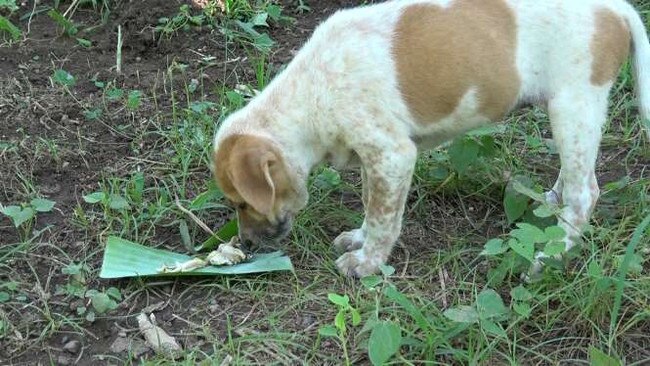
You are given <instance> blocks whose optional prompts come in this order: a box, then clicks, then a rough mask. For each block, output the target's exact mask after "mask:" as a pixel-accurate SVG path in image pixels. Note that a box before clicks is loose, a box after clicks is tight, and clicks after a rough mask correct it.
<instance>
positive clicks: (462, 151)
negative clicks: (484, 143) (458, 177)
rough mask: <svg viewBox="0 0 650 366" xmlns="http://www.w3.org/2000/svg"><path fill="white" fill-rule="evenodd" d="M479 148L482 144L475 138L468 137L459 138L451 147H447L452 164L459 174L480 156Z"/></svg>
mask: <svg viewBox="0 0 650 366" xmlns="http://www.w3.org/2000/svg"><path fill="white" fill-rule="evenodd" d="M479 148H480V145H479V144H478V143H477V142H476V141H474V139H471V138H467V137H461V138H457V139H456V140H454V142H453V143H452V144H451V146H449V149H447V153H448V154H449V162H450V163H451V166H453V167H454V169H455V170H456V171H457V172H458V173H459V174H463V173H464V172H465V171H466V170H467V168H468V167H469V166H470V164H472V163H473V162H474V161H475V160H476V158H477V157H478V151H479Z"/></svg>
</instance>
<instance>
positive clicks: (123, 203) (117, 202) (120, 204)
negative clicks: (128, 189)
mask: <svg viewBox="0 0 650 366" xmlns="http://www.w3.org/2000/svg"><path fill="white" fill-rule="evenodd" d="M108 206H109V207H110V208H112V209H113V210H116V211H120V210H127V209H129V207H130V206H129V202H127V200H126V198H124V197H122V196H121V195H119V194H111V195H110V196H109V198H108Z"/></svg>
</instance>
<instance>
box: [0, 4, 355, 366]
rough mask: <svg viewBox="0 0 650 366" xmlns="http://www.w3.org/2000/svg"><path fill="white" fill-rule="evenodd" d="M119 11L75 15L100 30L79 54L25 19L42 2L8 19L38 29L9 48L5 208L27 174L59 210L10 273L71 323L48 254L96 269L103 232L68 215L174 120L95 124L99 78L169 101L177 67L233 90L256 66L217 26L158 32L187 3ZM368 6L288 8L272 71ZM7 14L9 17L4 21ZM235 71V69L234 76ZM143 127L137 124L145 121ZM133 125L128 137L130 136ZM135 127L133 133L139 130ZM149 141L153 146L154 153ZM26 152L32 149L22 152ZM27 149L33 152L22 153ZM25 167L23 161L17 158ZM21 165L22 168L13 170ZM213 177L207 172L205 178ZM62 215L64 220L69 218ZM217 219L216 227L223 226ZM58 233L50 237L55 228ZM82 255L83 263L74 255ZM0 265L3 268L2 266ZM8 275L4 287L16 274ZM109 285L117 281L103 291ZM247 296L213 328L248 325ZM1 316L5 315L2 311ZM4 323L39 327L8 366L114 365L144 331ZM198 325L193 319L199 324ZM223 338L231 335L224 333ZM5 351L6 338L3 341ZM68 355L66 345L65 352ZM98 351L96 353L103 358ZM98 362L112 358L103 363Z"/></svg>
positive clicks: (1, 119)
mask: <svg viewBox="0 0 650 366" xmlns="http://www.w3.org/2000/svg"><path fill="white" fill-rule="evenodd" d="M117 3H118V4H117V6H113V7H112V9H111V12H110V15H109V17H108V18H107V20H106V22H105V24H101V22H100V19H99V12H98V10H95V9H92V8H83V7H80V8H78V9H77V10H76V12H75V14H74V16H73V20H74V22H75V24H76V25H77V26H78V27H79V29H86V28H87V27H92V30H91V31H89V32H87V33H83V34H78V35H77V36H81V37H83V38H86V39H89V40H91V41H92V43H93V44H92V47H90V48H84V47H82V46H81V45H80V44H79V43H78V42H77V40H76V39H75V38H74V37H69V36H66V35H65V34H62V31H61V30H60V29H57V27H55V26H54V24H53V22H52V19H50V18H49V17H48V16H47V15H46V14H45V13H40V14H37V15H35V16H34V17H33V18H31V19H24V20H22V21H20V20H18V19H17V18H18V16H19V15H22V14H24V13H28V12H29V9H32V8H35V9H38V8H39V6H40V5H41V4H39V3H37V4H34V3H33V2H32V1H27V2H25V3H23V4H22V6H21V9H20V10H19V11H18V12H16V13H15V14H14V15H13V16H12V17H11V18H10V19H11V20H12V21H14V22H16V23H18V24H20V27H21V28H22V29H26V28H29V36H28V38H27V39H26V40H24V41H21V42H19V43H14V44H10V45H7V44H5V45H4V46H3V47H0V75H2V77H0V141H5V142H6V141H8V142H10V143H15V144H18V143H20V144H21V149H19V150H20V151H21V153H20V157H19V159H16V158H15V157H14V158H12V159H11V160H9V159H8V157H7V156H8V154H3V151H2V149H0V167H2V168H0V182H2V187H3V191H0V202H2V203H3V204H9V203H14V202H20V200H21V199H22V198H23V197H22V194H20V193H18V192H22V191H21V189H20V188H18V187H21V184H25V183H26V182H25V181H24V180H22V178H24V177H30V178H31V179H30V180H31V182H30V183H29V186H30V187H25V189H26V190H28V191H29V190H35V191H38V192H39V193H40V194H42V195H44V196H46V197H47V198H48V199H51V200H53V201H55V202H56V210H55V211H54V212H52V213H45V214H39V216H38V222H37V224H36V227H35V229H37V230H40V229H46V230H49V232H50V234H49V235H47V238H48V240H49V241H50V242H51V243H52V244H53V246H56V248H53V247H48V246H45V247H43V246H39V247H38V248H37V249H35V252H34V253H32V258H31V259H30V260H29V263H28V261H24V262H23V261H16V262H12V261H10V262H9V263H7V264H2V266H6V265H7V266H12V270H13V271H15V272H16V273H24V274H26V275H27V274H29V272H30V270H33V271H35V274H32V275H35V277H36V278H37V279H38V281H39V282H40V284H39V285H37V287H39V288H40V286H43V289H45V291H44V292H45V293H46V297H47V299H49V300H50V302H51V304H50V306H51V309H50V310H51V311H53V312H55V313H57V314H61V315H62V316H70V315H74V314H75V313H74V310H75V309H76V307H77V306H79V305H81V304H80V303H79V302H74V301H73V302H72V303H65V302H63V299H64V296H63V295H60V294H56V293H55V289H57V288H60V287H62V286H65V285H66V283H67V281H68V276H66V275H62V273H61V266H62V265H61V264H60V263H59V265H53V263H52V262H49V261H47V260H46V258H47V257H56V256H59V255H61V252H64V253H69V256H70V258H69V259H70V260H72V261H74V259H75V258H77V259H78V258H83V257H84V256H86V255H88V254H89V251H90V252H91V255H90V257H89V258H90V262H88V263H86V264H87V265H88V266H89V267H90V268H92V269H93V270H97V269H98V268H99V264H100V260H101V255H100V254H101V253H100V252H98V250H97V248H100V247H101V244H100V243H99V240H98V239H97V238H98V235H97V234H98V233H88V232H86V231H85V230H80V229H79V227H78V225H75V222H74V220H73V219H71V218H70V216H71V215H70V214H71V213H72V212H74V210H75V208H77V207H78V206H79V204H80V197H81V196H82V195H83V194H86V193H88V192H92V191H93V190H95V189H96V188H97V186H98V182H100V181H101V180H102V179H103V178H104V177H106V176H109V175H116V176H119V175H120V174H119V172H120V171H122V169H123V168H124V167H125V165H126V164H129V163H128V162H129V160H130V159H137V158H138V156H139V151H143V150H146V149H148V148H151V149H154V148H155V141H148V140H147V138H146V137H145V138H142V139H137V138H136V137H140V136H141V134H146V133H147V131H148V130H149V129H150V128H152V125H151V122H147V121H146V119H147V116H149V115H153V114H167V115H168V114H169V113H170V112H171V102H170V101H169V100H165V99H162V100H160V101H159V104H158V101H152V100H146V101H145V102H143V104H142V106H141V107H140V108H139V109H138V110H137V112H134V113H133V114H132V115H131V116H129V115H128V114H126V113H115V114H114V115H107V116H104V118H102V120H101V121H99V120H94V121H91V120H88V119H87V118H85V116H84V108H82V106H83V107H85V108H88V109H90V108H92V106H93V105H96V103H98V100H100V99H101V91H100V89H99V88H98V87H97V86H96V85H95V84H94V83H93V81H91V80H114V81H115V85H119V86H120V87H121V88H122V89H124V90H128V89H139V90H146V91H147V93H150V94H155V93H156V92H157V91H158V92H160V93H161V94H162V93H163V92H164V90H165V87H166V86H165V85H162V83H161V82H160V81H161V79H164V76H163V77H161V76H162V75H164V73H165V72H166V71H167V70H168V69H169V68H170V66H171V65H173V64H174V63H177V64H184V65H187V68H186V69H185V70H184V71H185V72H184V73H177V75H176V76H174V79H178V80H180V81H183V80H185V81H186V80H190V79H192V78H197V79H201V80H202V81H206V82H209V83H213V84H214V85H216V84H221V83H226V84H227V85H230V86H231V87H234V86H235V85H236V84H238V83H242V82H247V81H252V80H254V75H253V72H252V71H250V70H252V68H251V67H249V66H250V65H248V64H247V62H246V61H245V60H244V61H243V62H238V63H232V64H229V62H228V61H229V59H228V57H230V56H232V55H230V54H228V53H227V52H225V50H226V46H225V42H226V40H225V36H224V35H223V34H221V33H220V32H218V31H216V30H212V29H208V28H205V29H197V28H192V30H191V31H190V32H184V31H178V32H177V33H175V34H174V35H173V37H171V38H170V39H165V38H161V37H159V36H158V35H157V34H155V33H154V32H153V27H154V26H155V25H156V24H157V22H158V19H159V18H161V17H171V16H173V15H175V14H177V13H178V10H179V7H180V6H181V5H182V4H184V3H186V2H185V1H179V0H146V1H135V0H129V1H118V2H117ZM359 3H360V2H359V1H343V0H333V1H314V2H313V4H310V8H311V11H309V12H304V13H298V12H297V10H295V9H296V4H294V3H293V2H292V1H284V2H280V4H281V5H283V8H284V12H283V14H285V15H289V16H291V17H293V18H294V19H295V22H293V23H291V24H286V25H277V24H275V25H273V24H272V25H271V28H270V29H269V33H270V36H271V37H272V38H273V40H274V41H275V42H277V45H276V46H275V47H274V48H273V51H272V53H271V55H270V59H269V61H270V64H271V65H273V66H274V67H279V66H280V65H282V64H283V63H286V62H287V61H288V60H290V59H291V57H292V56H293V54H294V53H295V52H296V51H297V50H298V49H299V48H300V46H301V44H302V43H303V42H304V41H305V40H306V39H307V37H308V36H309V34H310V33H311V31H312V30H313V29H314V28H315V26H316V25H317V24H318V23H319V22H320V21H321V20H322V19H324V18H325V17H327V16H328V15H329V14H331V13H332V12H334V11H335V10H338V9H340V8H343V7H346V6H352V5H358V4H359ZM69 5H70V3H69V2H62V3H61V5H60V9H67V7H68V6H69ZM5 15H6V14H5ZM118 25H119V26H121V32H122V36H123V39H124V41H123V48H122V72H121V74H117V73H116V55H115V50H116V48H117V38H118V36H117V34H118ZM233 47H234V53H235V54H236V53H243V51H242V50H241V49H238V48H237V46H236V45H235V46H232V45H231V46H230V48H228V49H229V50H233ZM202 55H211V56H214V57H215V59H213V60H212V62H213V63H214V64H216V65H220V66H218V67H204V66H203V65H202V63H201V58H202ZM234 68H237V70H236V71H237V72H233V71H234V70H233V69H234ZM56 69H65V70H66V71H68V72H69V73H70V74H72V75H74V77H75V78H76V80H77V82H76V84H75V86H74V88H71V92H70V93H68V92H66V91H65V90H63V88H61V87H56V86H55V85H54V84H53V81H52V75H53V72H54V70H56ZM213 93H214V92H213V91H212V90H206V91H205V96H206V98H207V99H209V98H210V97H211V96H213ZM139 121H142V122H141V123H142V125H141V126H138V122H139ZM163 123H164V122H163ZM124 126H129V129H126V128H122V127H124ZM134 126H135V131H134ZM47 140H53V141H56V142H57V145H58V146H60V147H62V148H61V149H60V150H59V151H58V152H55V151H50V150H47V149H46V148H43V144H42V142H43V141H47ZM136 140H138V141H139V140H142V141H143V142H141V145H140V146H137V147H136V146H133V143H134V141H136ZM148 143H150V144H151V145H148ZM25 147H27V149H24V148H25ZM25 151H28V152H25ZM16 160H18V161H16ZM9 167H20V169H18V170H15V169H8V168H9ZM21 170H22V171H24V177H21V176H16V175H15V174H14V173H15V171H21ZM208 174H209V172H208V170H207V169H206V172H205V175H206V176H207V175H208ZM64 213H65V215H64ZM223 220H225V217H224V218H223V219H222V220H217V221H216V222H215V226H218V224H220V223H222V222H223ZM0 223H1V225H0V245H4V244H5V243H16V242H19V241H20V233H19V232H18V231H17V230H16V229H14V228H13V226H12V225H11V224H10V222H9V220H8V219H7V218H5V217H2V218H0ZM47 228H49V229H47ZM156 235H157V237H160V238H161V242H164V241H165V240H162V238H167V239H168V240H169V236H170V235H171V236H172V239H171V241H174V240H176V241H177V239H178V237H177V234H176V233H173V234H172V233H171V232H169V231H166V230H165V228H164V227H163V228H159V230H158V231H157V233H156ZM75 253H77V254H79V255H75ZM0 268H2V267H0ZM2 272H3V271H0V282H2V281H8V280H9V278H7V277H6V276H5V274H3V273H2ZM101 285H102V286H106V287H108V286H110V285H115V283H106V282H103V283H101ZM175 286H176V285H175V284H174V283H169V284H167V285H163V286H162V287H161V288H160V292H159V293H156V294H153V295H152V294H149V293H146V294H139V295H134V296H132V297H131V298H129V299H128V300H125V301H124V302H122V304H121V307H122V310H123V311H124V312H125V313H128V314H131V313H133V311H134V309H141V308H142V307H144V306H146V305H148V304H150V303H155V302H157V300H160V299H168V298H170V297H172V296H175V295H174V294H175V293H176V292H177V291H178V289H176V288H175ZM206 298H208V299H209V298H211V296H210V294H204V293H202V294H200V295H196V294H195V295H187V296H185V297H184V296H180V298H179V301H178V304H177V305H173V306H167V305H168V304H166V305H165V307H163V309H161V310H160V311H159V312H158V313H157V317H158V322H159V323H161V324H164V325H165V326H166V327H168V328H169V329H176V328H179V327H181V326H182V325H183V321H184V320H183V319H182V318H181V317H184V316H190V315H189V314H192V313H196V312H197V309H196V305H194V306H189V305H188V304H196V303H205V301H206ZM242 300H244V298H243V297H237V296H231V297H229V298H226V299H223V300H214V299H212V300H210V305H209V307H210V308H213V309H215V310H214V314H212V315H213V319H212V320H208V323H207V324H206V326H210V322H211V321H212V322H218V323H219V325H215V326H214V327H215V328H218V329H225V326H224V325H223V324H221V323H223V318H224V317H223V314H225V313H228V314H229V316H230V318H231V320H232V321H238V320H241V319H244V317H245V316H247V314H248V315H250V311H251V307H252V306H253V305H252V303H251V304H246V303H245V301H246V300H244V303H242ZM2 314H3V312H1V311H0V315H2ZM6 314H8V315H7V316H9V317H10V320H11V321H12V322H17V323H20V324H25V323H29V322H36V323H38V324H39V325H38V326H37V327H34V328H35V329H34V330H35V332H34V333H30V334H25V335H22V336H24V337H25V342H23V343H24V344H23V345H18V346H15V345H12V347H8V346H9V345H8V344H7V347H3V346H0V364H5V363H8V364H12V365H37V364H79V365H88V364H96V363H97V361H98V360H100V361H101V360H104V361H103V363H106V364H112V363H114V359H113V361H110V360H111V357H114V355H111V351H110V346H111V345H112V344H113V342H115V341H116V339H119V338H120V337H122V336H125V334H126V335H130V334H132V333H133V332H134V330H135V327H136V323H135V321H134V320H133V319H130V320H128V321H127V320H115V319H112V320H110V321H109V320H105V319H98V320H96V321H95V322H93V323H92V324H88V326H87V328H86V329H76V328H74V327H63V328H62V329H52V330H49V333H48V334H47V335H45V334H39V332H40V330H42V329H45V328H46V327H45V325H44V324H41V322H42V320H37V319H39V317H38V316H36V315H34V314H32V313H30V311H29V310H28V309H25V310H18V309H11V311H7V312H6ZM190 317H191V316H190ZM222 333H223V334H222V336H223V337H225V336H226V334H225V331H223V332H222ZM75 340H81V341H82V342H81V343H82V350H81V352H75V353H70V352H68V351H65V350H64V347H65V346H66V344H69V343H70V342H71V341H75ZM182 341H183V342H186V343H188V344H194V345H196V344H201V342H203V343H205V345H206V350H209V349H210V345H209V344H208V343H207V342H205V341H204V340H198V339H197V337H193V336H187V337H182ZM0 344H2V339H0ZM68 348H69V347H68ZM98 355H99V356H98ZM101 355H106V356H105V357H103V356H101Z"/></svg>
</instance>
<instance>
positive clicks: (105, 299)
mask: <svg viewBox="0 0 650 366" xmlns="http://www.w3.org/2000/svg"><path fill="white" fill-rule="evenodd" d="M88 292H89V293H90V291H88ZM87 296H88V297H90V303H91V304H92V305H93V309H95V311H96V312H97V313H99V314H105V313H106V312H107V311H110V310H114V309H117V302H116V301H115V300H113V299H111V298H110V297H109V296H108V295H107V294H105V293H103V292H92V293H91V294H90V295H87Z"/></svg>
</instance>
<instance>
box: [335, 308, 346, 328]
mask: <svg viewBox="0 0 650 366" xmlns="http://www.w3.org/2000/svg"><path fill="white" fill-rule="evenodd" d="M334 326H335V327H336V328H338V329H339V330H340V331H341V332H343V334H345V331H346V328H347V327H346V326H345V310H343V309H341V310H339V312H338V313H336V316H335V317H334Z"/></svg>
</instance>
